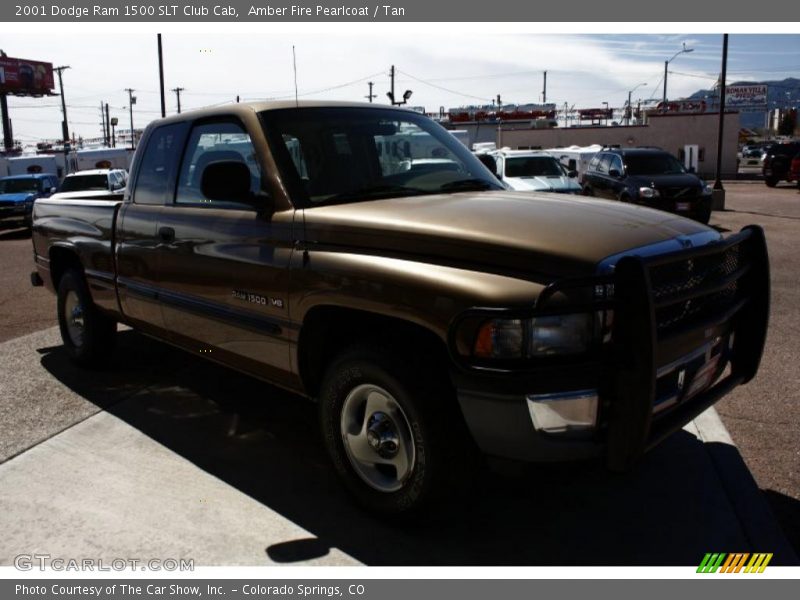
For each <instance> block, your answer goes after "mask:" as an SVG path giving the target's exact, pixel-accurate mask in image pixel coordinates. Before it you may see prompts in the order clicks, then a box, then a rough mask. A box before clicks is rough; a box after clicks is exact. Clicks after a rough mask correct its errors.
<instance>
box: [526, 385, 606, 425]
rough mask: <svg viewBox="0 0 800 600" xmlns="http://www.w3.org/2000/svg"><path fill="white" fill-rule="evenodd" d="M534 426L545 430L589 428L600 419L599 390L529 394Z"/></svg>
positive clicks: (528, 398)
mask: <svg viewBox="0 0 800 600" xmlns="http://www.w3.org/2000/svg"><path fill="white" fill-rule="evenodd" d="M525 399H526V400H527V401H528V410H529V411H530V413H531V419H532V420H533V426H534V427H535V428H536V430H537V431H543V432H545V433H567V432H580V431H588V430H591V429H593V428H594V427H595V424H596V422H597V402H598V399H597V390H580V391H575V392H564V393H559V394H532V395H528V396H526V397H525Z"/></svg>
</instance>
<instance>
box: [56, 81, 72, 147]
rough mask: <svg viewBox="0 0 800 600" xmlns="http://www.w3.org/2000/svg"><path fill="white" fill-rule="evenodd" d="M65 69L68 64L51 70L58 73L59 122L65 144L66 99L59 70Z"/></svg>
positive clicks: (66, 140)
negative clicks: (60, 119) (60, 116)
mask: <svg viewBox="0 0 800 600" xmlns="http://www.w3.org/2000/svg"><path fill="white" fill-rule="evenodd" d="M66 69H69V66H68V65H67V66H63V67H55V68H53V71H55V72H56V73H58V88H59V91H60V92H61V113H62V114H63V115H64V121H63V122H62V123H61V135H62V137H63V138H64V143H65V144H66V143H67V142H68V141H69V124H68V123H67V101H66V100H65V99H64V82H63V81H62V79H61V72H62V71H65V70H66Z"/></svg>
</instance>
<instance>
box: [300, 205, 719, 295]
mask: <svg viewBox="0 0 800 600" xmlns="http://www.w3.org/2000/svg"><path fill="white" fill-rule="evenodd" d="M304 216H305V230H306V238H307V239H308V241H309V242H310V244H311V245H312V246H313V245H315V244H318V245H320V246H333V247H339V248H342V249H345V250H352V251H353V252H370V253H374V254H383V255H387V256H395V257H401V258H406V257H407V258H409V259H412V260H422V261H425V262H439V263H447V264H452V265H453V266H460V267H464V268H467V269H475V268H481V267H483V269H484V270H487V271H496V272H509V273H515V274H517V275H518V276H524V277H526V278H529V279H533V280H537V281H550V280H553V279H557V278H561V277H575V276H584V275H589V274H592V273H594V272H595V271H596V269H597V266H598V263H599V262H600V261H602V260H603V259H604V258H606V257H609V256H612V255H619V254H622V253H624V252H626V251H628V250H632V249H635V248H639V247H642V246H648V245H651V244H656V243H659V242H664V241H666V240H671V239H673V238H676V237H678V236H692V235H694V234H704V235H703V236H702V237H704V238H705V239H718V238H719V237H720V235H719V234H718V233H716V232H715V231H714V230H712V229H710V228H708V227H706V226H704V225H701V224H699V223H696V222H694V221H690V220H688V219H685V218H683V217H679V216H677V215H674V214H671V213H666V212H661V211H657V210H652V209H648V208H645V207H642V206H636V205H631V204H620V203H619V202H609V201H603V200H597V199H594V198H584V197H581V196H571V195H565V194H550V193H531V192H524V193H523V192H509V191H497V192H469V193H458V194H442V195H434V196H412V197H404V198H391V199H383V200H370V201H366V202H358V203H352V204H341V205H334V206H318V207H312V208H308V209H305V215H304Z"/></svg>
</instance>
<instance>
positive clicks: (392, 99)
mask: <svg viewBox="0 0 800 600" xmlns="http://www.w3.org/2000/svg"><path fill="white" fill-rule="evenodd" d="M389 78H390V79H391V81H392V86H391V91H390V92H389V94H390V96H389V99H390V100H391V101H392V106H394V65H392V68H391V70H390V71H389Z"/></svg>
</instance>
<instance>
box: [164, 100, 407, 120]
mask: <svg viewBox="0 0 800 600" xmlns="http://www.w3.org/2000/svg"><path fill="white" fill-rule="evenodd" d="M286 108H368V109H373V110H375V109H384V110H386V109H388V110H399V111H403V112H409V113H413V114H420V113H418V112H416V111H412V110H410V109H408V108H403V107H397V106H394V107H393V106H386V105H382V104H370V103H368V102H343V101H342V102H339V101H331V100H324V101H323V100H299V101H294V100H274V101H261V102H232V103H230V104H223V105H221V106H215V107H213V108H201V109H197V110H189V111H184V112H182V113H180V114H178V115H171V116H169V117H166V118H165V119H158V120H157V121H154V122H158V123H173V122H179V121H185V120H195V119H198V118H203V117H211V116H214V115H219V114H234V115H235V114H247V113H253V112H256V113H258V112H263V111H267V110H281V109H286Z"/></svg>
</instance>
